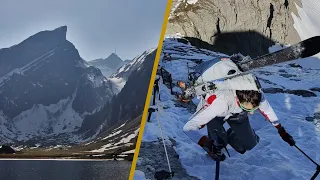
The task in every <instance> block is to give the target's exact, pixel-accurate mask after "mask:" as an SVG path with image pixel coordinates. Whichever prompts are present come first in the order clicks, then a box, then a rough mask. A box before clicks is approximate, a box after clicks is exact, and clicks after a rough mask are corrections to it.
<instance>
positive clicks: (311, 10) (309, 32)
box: [291, 0, 320, 68]
mask: <svg viewBox="0 0 320 180" xmlns="http://www.w3.org/2000/svg"><path fill="white" fill-rule="evenodd" d="M301 3H302V8H301V7H299V6H298V5H297V4H296V3H295V5H296V8H297V9H298V14H299V17H297V16H296V15H295V14H294V13H291V16H292V18H293V20H294V24H293V26H294V28H295V29H296V30H297V32H298V34H299V36H300V38H301V40H305V39H308V38H310V37H313V36H319V35H320V19H319V16H320V1H318V0H303V1H301ZM319 58H320V53H318V54H316V55H314V56H312V57H310V58H304V59H302V60H297V61H296V62H297V63H299V64H300V65H301V66H303V67H307V68H320V60H319Z"/></svg>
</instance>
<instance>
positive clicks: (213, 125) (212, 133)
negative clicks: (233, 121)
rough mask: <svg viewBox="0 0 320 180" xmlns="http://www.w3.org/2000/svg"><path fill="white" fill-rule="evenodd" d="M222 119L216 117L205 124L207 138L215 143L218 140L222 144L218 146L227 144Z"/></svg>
mask: <svg viewBox="0 0 320 180" xmlns="http://www.w3.org/2000/svg"><path fill="white" fill-rule="evenodd" d="M223 119H224V117H216V118H214V119H212V120H211V121H209V122H208V123H207V130H208V136H209V138H210V139H212V140H214V141H217V140H218V138H220V139H221V140H220V141H222V142H218V143H219V144H221V143H223V144H222V145H224V146H226V145H227V144H228V137H227V133H226V130H225V129H224V127H223V124H224V123H225V121H224V120H223Z"/></svg>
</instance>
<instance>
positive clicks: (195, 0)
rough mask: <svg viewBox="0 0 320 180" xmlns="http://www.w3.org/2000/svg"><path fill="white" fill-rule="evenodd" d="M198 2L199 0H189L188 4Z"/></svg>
mask: <svg viewBox="0 0 320 180" xmlns="http://www.w3.org/2000/svg"><path fill="white" fill-rule="evenodd" d="M197 2H198V0H187V3H188V4H195V3H197Z"/></svg>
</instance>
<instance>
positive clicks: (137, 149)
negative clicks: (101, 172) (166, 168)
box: [129, 0, 172, 180]
mask: <svg viewBox="0 0 320 180" xmlns="http://www.w3.org/2000/svg"><path fill="white" fill-rule="evenodd" d="M171 4H172V0H168V3H167V7H166V12H165V15H164V20H163V24H162V29H161V34H160V39H159V43H158V48H157V54H156V57H155V60H154V64H153V69H152V74H151V78H150V84H149V89H148V94H147V98H146V102H145V105H144V110H143V114H142V119H141V125H140V130H139V135H138V139H137V144H136V149H135V152H134V156H133V161H132V165H131V170H130V175H129V180H133V177H134V171H135V169H136V165H137V161H138V155H139V151H140V145H141V141H142V136H143V132H144V127H145V125H146V121H147V114H148V109H149V105H150V99H151V95H152V89H153V84H154V80H155V77H156V72H157V69H158V64H159V60H160V55H161V51H162V44H163V40H164V35H165V33H166V29H167V24H168V18H169V14H170V10H171Z"/></svg>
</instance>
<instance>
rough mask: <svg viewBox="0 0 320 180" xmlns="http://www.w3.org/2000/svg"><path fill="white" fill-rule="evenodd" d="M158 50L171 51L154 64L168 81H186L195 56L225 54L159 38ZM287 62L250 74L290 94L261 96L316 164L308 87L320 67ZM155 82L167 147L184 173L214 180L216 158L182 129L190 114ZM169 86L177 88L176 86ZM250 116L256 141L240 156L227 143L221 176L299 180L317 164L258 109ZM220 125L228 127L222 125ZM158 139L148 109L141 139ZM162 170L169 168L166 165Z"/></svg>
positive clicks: (316, 128) (319, 114)
mask: <svg viewBox="0 0 320 180" xmlns="http://www.w3.org/2000/svg"><path fill="white" fill-rule="evenodd" d="M163 52H165V53H170V55H171V57H172V61H165V60H164V59H163V56H161V59H160V63H159V66H160V67H163V68H164V69H165V70H167V71H168V72H169V73H171V75H172V78H173V82H176V81H177V80H184V81H186V80H187V72H188V69H187V63H188V65H189V67H191V70H192V67H195V66H196V63H195V61H196V60H200V59H202V60H203V61H208V60H210V59H212V56H226V55H223V54H220V53H215V52H211V51H208V50H202V49H197V48H195V47H192V46H191V45H186V44H182V43H179V42H177V41H175V40H174V39H166V40H165V41H164V44H163ZM301 61H303V60H301ZM290 63H292V62H289V63H282V64H281V65H274V66H270V67H264V68H261V69H258V70H255V71H253V72H254V73H255V74H256V75H257V76H258V78H259V79H260V83H261V85H262V87H263V88H280V89H283V90H287V91H286V92H290V93H272V92H271V93H266V98H267V99H268V101H269V102H270V104H271V106H272V107H273V108H274V110H275V112H276V114H277V116H278V118H279V119H280V121H281V123H282V125H283V126H284V127H285V128H286V130H287V131H288V132H289V133H290V134H291V135H292V136H293V137H294V139H295V140H296V144H297V146H299V147H300V148H301V149H302V150H304V151H305V152H306V153H307V154H308V155H309V156H310V157H311V158H313V159H314V160H315V161H316V162H320V151H319V150H320V97H319V96H320V90H319V91H317V90H310V89H311V88H319V87H320V74H319V71H320V69H315V68H296V67H291V66H290V65H289V64H290ZM159 82H160V95H161V101H157V108H158V109H159V120H160V122H161V126H162V129H163V133H164V138H165V141H166V145H167V146H173V148H174V149H175V151H176V153H177V154H178V155H179V160H180V162H181V165H182V167H183V168H184V169H185V170H186V172H187V174H188V175H190V176H194V177H197V178H199V179H213V178H214V175H215V162H214V161H213V160H212V159H211V158H210V157H209V156H208V155H207V154H206V152H204V150H203V149H202V148H200V147H199V146H198V145H197V144H195V143H194V142H193V141H192V140H191V139H190V138H189V137H188V136H187V135H186V134H185V133H184V132H183V130H182V128H183V126H184V124H185V123H186V122H187V121H188V119H189V118H190V116H191V115H192V113H193V112H190V111H189V110H188V108H185V107H181V106H177V105H176V102H175V101H174V100H175V97H174V96H173V95H171V94H170V89H169V88H168V87H167V86H166V85H164V84H162V81H161V80H160V81H159ZM173 90H174V91H178V89H177V88H176V87H175V88H174V89H173ZM296 90H301V92H303V93H301V94H302V95H299V93H296ZM291 92H292V93H291ZM310 92H311V93H310ZM304 93H305V94H304ZM310 94H311V96H310V97H308V95H310ZM313 95H315V96H313ZM151 100H152V98H151ZM196 101H197V100H194V102H196ZM150 105H151V103H150ZM249 118H250V123H251V125H252V127H253V129H254V130H255V131H256V133H257V134H258V136H259V137H260V142H259V144H258V145H257V146H256V147H255V148H254V149H252V150H251V151H248V152H246V153H245V154H244V155H242V154H239V153H237V152H236V151H234V150H233V149H232V148H231V147H230V146H228V147H227V148H228V150H229V152H230V155H231V157H227V159H226V160H225V161H224V162H222V163H221V165H220V179H221V180H243V179H246V180H247V179H248V180H255V179H259V180H269V179H278V180H283V179H290V180H301V179H310V178H311V177H312V175H313V174H314V172H315V170H316V166H315V165H314V164H313V163H312V162H310V161H309V160H308V159H307V158H306V157H305V156H303V154H301V153H300V152H299V151H298V150H297V149H295V148H294V147H291V146H289V145H288V144H287V143H286V142H284V141H283V140H282V139H281V137H280V136H279V134H278V132H277V130H276V129H275V128H274V127H273V126H272V125H271V124H270V123H269V122H267V121H266V120H265V118H264V117H263V116H262V115H261V114H260V113H259V112H255V114H254V115H249ZM306 119H308V121H307V120H306ZM225 128H228V126H227V123H226V124H225ZM201 133H202V134H206V133H207V131H206V128H203V129H201ZM159 139H161V133H160V128H159V126H158V123H157V113H152V116H151V122H149V123H147V124H146V126H145V130H144V134H143V140H142V143H144V142H155V141H159ZM169 139H174V140H175V141H176V143H174V144H173V143H172V142H171V141H169ZM159 151H164V150H163V149H159ZM155 153H156V152H155ZM163 158H164V159H165V158H166V157H163ZM139 161H143V159H142V160H141V159H139ZM140 164H141V162H140ZM138 167H139V164H138V165H137V168H138ZM164 169H166V170H168V167H164ZM318 178H319V177H318ZM135 179H146V177H145V174H144V172H142V171H140V170H136V174H135Z"/></svg>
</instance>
